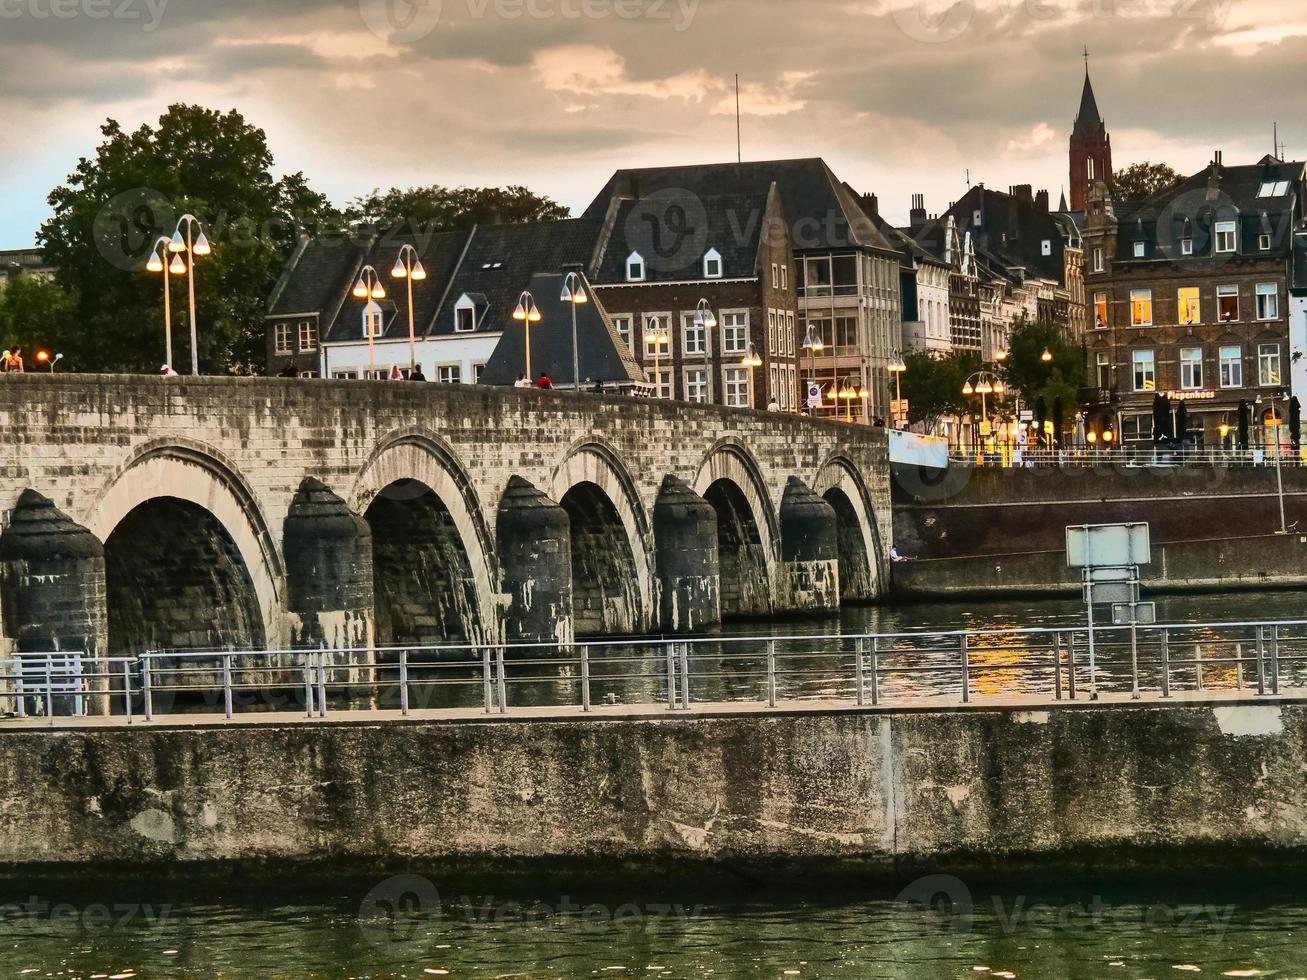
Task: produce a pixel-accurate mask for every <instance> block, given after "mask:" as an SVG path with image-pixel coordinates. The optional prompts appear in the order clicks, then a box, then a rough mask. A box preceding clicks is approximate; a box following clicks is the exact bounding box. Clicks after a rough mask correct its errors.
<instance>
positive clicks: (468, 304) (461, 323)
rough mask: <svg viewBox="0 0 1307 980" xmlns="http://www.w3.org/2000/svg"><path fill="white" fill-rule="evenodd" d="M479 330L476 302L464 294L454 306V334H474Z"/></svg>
mask: <svg viewBox="0 0 1307 980" xmlns="http://www.w3.org/2000/svg"><path fill="white" fill-rule="evenodd" d="M476 328H477V307H476V301H475V300H474V299H473V298H472V297H471V296H469V295H468V294H467V293H464V294H463V295H462V296H460V297H459V298H458V302H457V303H455V304H454V332H455V333H472V332H474V331H475V330H476Z"/></svg>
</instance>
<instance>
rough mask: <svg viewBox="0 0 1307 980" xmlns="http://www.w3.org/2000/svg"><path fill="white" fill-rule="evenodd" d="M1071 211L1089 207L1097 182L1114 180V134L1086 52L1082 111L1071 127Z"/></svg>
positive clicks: (1081, 95)
mask: <svg viewBox="0 0 1307 980" xmlns="http://www.w3.org/2000/svg"><path fill="white" fill-rule="evenodd" d="M1069 152H1070V158H1071V210H1072V211H1079V212H1083V211H1086V210H1087V209H1088V206H1089V189H1090V187H1092V186H1093V184H1094V182H1095V181H1099V180H1101V181H1108V182H1110V181H1111V179H1112V136H1111V134H1110V133H1108V131H1107V124H1106V123H1105V122H1103V117H1102V116H1101V115H1099V112H1098V100H1097V99H1095V98H1094V86H1093V85H1092V84H1091V83H1090V81H1089V55H1088V54H1087V53H1086V55H1085V87H1084V90H1083V91H1082V92H1081V93H1080V111H1079V112H1078V113H1076V121H1075V124H1074V126H1072V129H1071V141H1070V147H1069Z"/></svg>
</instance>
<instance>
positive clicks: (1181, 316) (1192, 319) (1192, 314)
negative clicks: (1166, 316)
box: [1176, 286, 1203, 327]
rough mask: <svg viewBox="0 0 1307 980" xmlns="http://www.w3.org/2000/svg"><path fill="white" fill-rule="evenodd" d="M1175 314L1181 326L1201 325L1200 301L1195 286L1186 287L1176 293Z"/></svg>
mask: <svg viewBox="0 0 1307 980" xmlns="http://www.w3.org/2000/svg"><path fill="white" fill-rule="evenodd" d="M1176 313H1177V318H1178V320H1179V321H1180V325H1181V326H1184V327H1191V326H1193V325H1194V324H1195V323H1202V321H1203V317H1202V300H1201V298H1200V294H1199V292H1198V287H1197V286H1186V287H1185V288H1184V289H1181V290H1179V291H1178V292H1177V293H1176Z"/></svg>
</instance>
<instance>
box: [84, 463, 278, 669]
mask: <svg viewBox="0 0 1307 980" xmlns="http://www.w3.org/2000/svg"><path fill="white" fill-rule="evenodd" d="M82 523H83V524H84V525H85V526H86V527H87V528H89V529H90V531H91V532H92V533H93V534H94V535H95V536H96V537H98V538H99V539H100V540H101V541H103V542H104V544H105V564H106V575H107V587H108V588H107V591H108V602H109V627H110V649H111V651H112V652H115V653H116V652H122V651H124V650H126V649H128V648H137V647H140V648H144V647H146V646H154V647H190V648H202V647H206V646H235V647H257V646H264V645H280V644H281V643H283V642H284V639H285V637H283V636H282V635H281V630H282V626H283V617H282V615H281V600H282V589H283V584H284V569H283V566H282V562H281V558H280V555H279V554H278V551H277V547H276V543H275V539H274V537H273V535H272V533H271V532H270V530H269V528H268V524H267V521H266V520H265V519H264V517H263V513H262V511H261V509H260V507H259V504H258V501H257V499H256V497H255V494H254V491H253V489H252V488H251V487H250V486H249V484H248V483H247V482H246V481H245V479H244V478H243V477H242V476H241V475H240V473H239V472H238V470H237V469H236V467H235V466H234V465H233V464H232V462H231V461H230V460H228V459H227V458H226V457H225V456H224V455H223V454H222V453H220V452H218V451H217V450H216V449H213V448H212V447H209V446H205V445H203V444H202V443H198V442H192V441H189V440H177V439H170V440H167V441H155V442H152V443H148V444H146V445H145V446H142V447H141V448H139V449H138V450H137V451H136V452H134V453H133V454H132V455H131V457H130V458H128V460H127V461H126V462H125V463H123V465H122V466H120V467H119V468H118V469H117V471H115V473H114V474H113V475H112V477H111V478H110V479H109V481H108V483H107V484H106V485H105V487H104V488H103V489H102V490H101V492H100V493H99V495H98V496H97V498H96V499H95V501H94V502H93V503H92V504H91V505H90V507H89V508H88V511H87V513H86V514H85V515H83V520H82ZM203 612H208V613H209V614H210V615H208V617H207V618H206V617H204V616H202V615H201V616H196V615H195V614H196V613H203ZM188 614H189V618H188Z"/></svg>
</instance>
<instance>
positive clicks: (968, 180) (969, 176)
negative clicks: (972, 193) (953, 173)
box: [967, 167, 971, 187]
mask: <svg viewBox="0 0 1307 980" xmlns="http://www.w3.org/2000/svg"><path fill="white" fill-rule="evenodd" d="M967 186H968V187H970V186H971V168H970V167H968V168H967Z"/></svg>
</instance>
